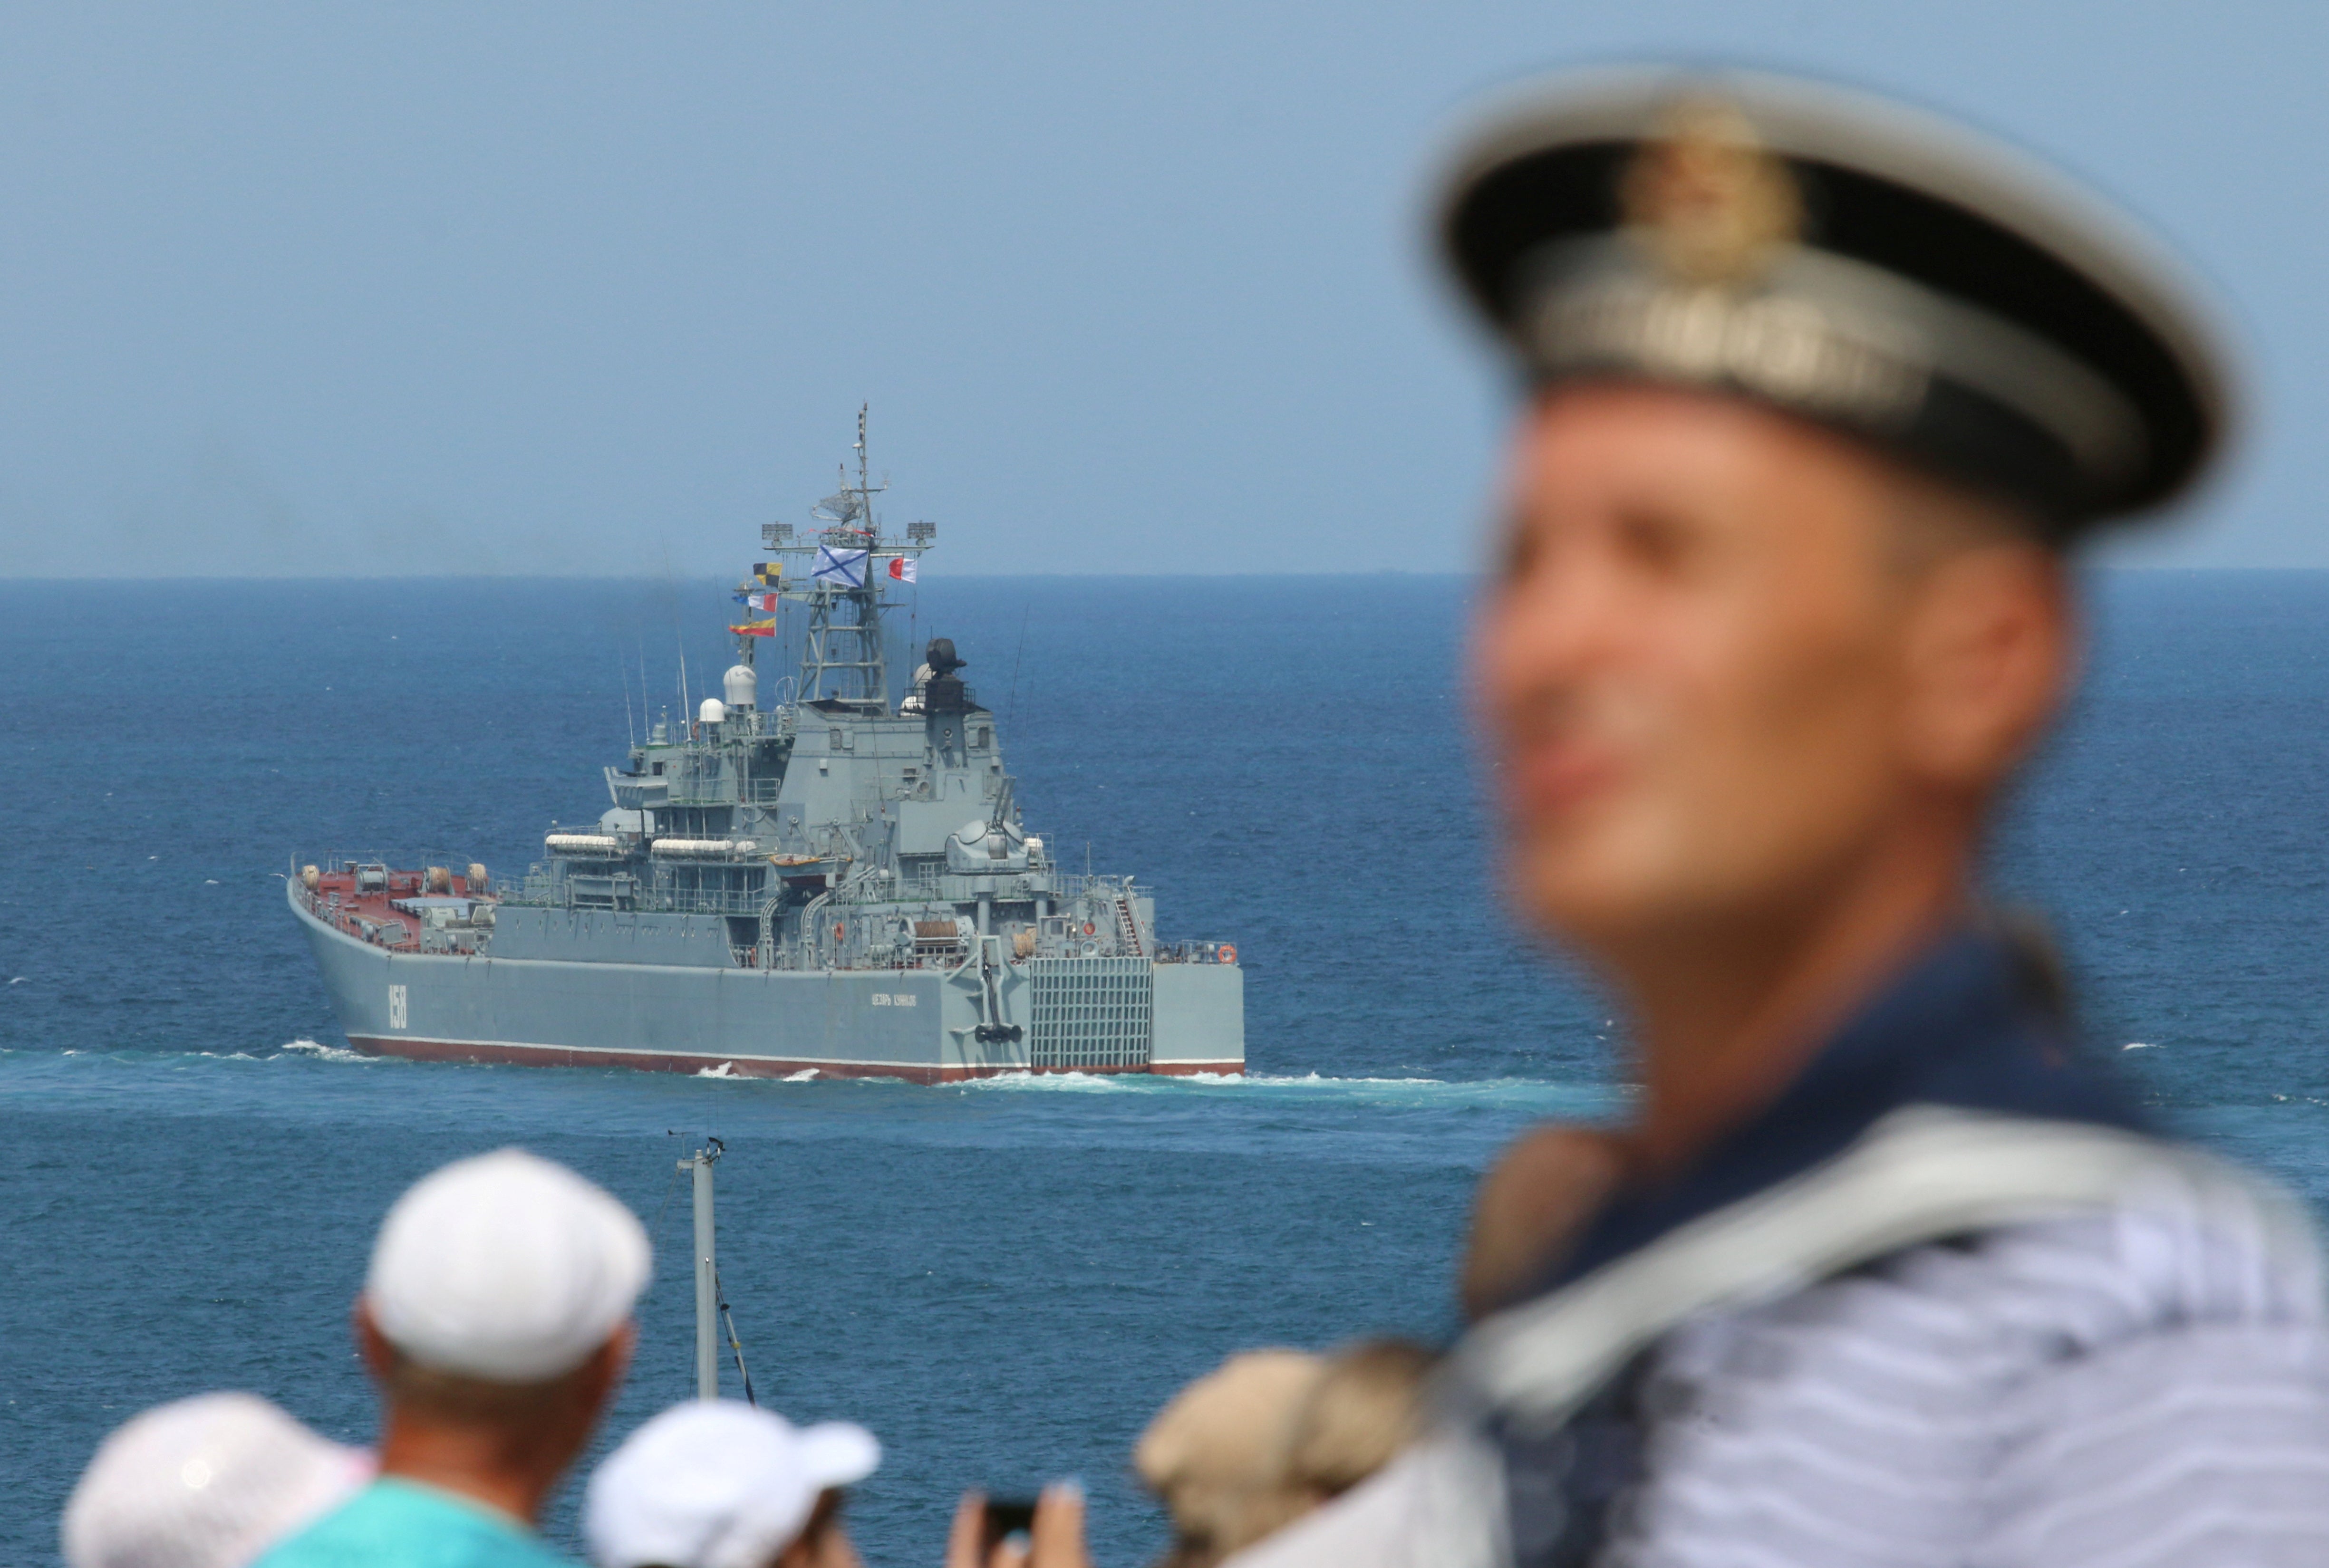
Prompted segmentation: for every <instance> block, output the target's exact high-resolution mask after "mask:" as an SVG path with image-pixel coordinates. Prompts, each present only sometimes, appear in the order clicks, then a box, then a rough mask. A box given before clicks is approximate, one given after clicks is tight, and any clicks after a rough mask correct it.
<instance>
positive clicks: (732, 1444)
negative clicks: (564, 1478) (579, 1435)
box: [584, 1400, 882, 1568]
mask: <svg viewBox="0 0 2329 1568" xmlns="http://www.w3.org/2000/svg"><path fill="white" fill-rule="evenodd" d="M881 1462H882V1445H881V1444H879V1443H877V1442H875V1441H873V1436H872V1433H871V1432H867V1431H866V1430H865V1429H864V1428H863V1427H861V1426H852V1425H850V1424H848V1423H847V1422H825V1423H824V1424H822V1425H819V1426H812V1427H806V1428H798V1427H795V1426H793V1425H792V1424H791V1423H789V1422H787V1421H786V1420H785V1418H784V1417H782V1416H780V1415H778V1414H776V1413H773V1412H771V1411H766V1410H756V1409H754V1408H753V1407H752V1406H750V1405H749V1404H737V1403H736V1402H734V1401H732V1400H699V1401H696V1402H694V1403H693V1404H680V1405H674V1406H673V1407H672V1408H671V1409H669V1410H666V1411H665V1412H664V1413H662V1414H661V1415H658V1416H656V1417H655V1419H653V1420H652V1421H649V1422H647V1423H646V1425H644V1426H642V1427H640V1428H639V1429H638V1431H636V1432H633V1433H631V1435H630V1436H629V1437H627V1438H626V1439H625V1440H624V1441H623V1446H622V1447H620V1448H618V1449H617V1450H616V1451H614V1452H613V1453H612V1454H610V1455H608V1458H607V1460H606V1462H605V1463H603V1464H601V1465H600V1466H599V1468H598V1469H597V1470H596V1471H594V1472H593V1473H592V1475H591V1477H590V1489H589V1497H588V1500H587V1502H586V1504H585V1506H584V1529H585V1531H586V1533H587V1534H588V1535H589V1542H590V1560H591V1561H592V1562H593V1563H597V1564H598V1568H857V1553H856V1551H855V1549H854V1548H853V1546H852V1545H850V1540H849V1532H848V1531H847V1530H846V1529H845V1528H844V1527H843V1525H842V1517H841V1514H842V1505H843V1500H844V1499H843V1493H842V1488H844V1487H850V1486H854V1485H855V1484H856V1483H858V1482H859V1481H862V1480H863V1479H865V1478H866V1477H867V1476H870V1475H872V1473H873V1469H874V1467H875V1466H876V1465H878V1464H880V1463H881Z"/></svg>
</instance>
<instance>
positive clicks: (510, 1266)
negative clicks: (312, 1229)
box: [363, 1149, 654, 1383]
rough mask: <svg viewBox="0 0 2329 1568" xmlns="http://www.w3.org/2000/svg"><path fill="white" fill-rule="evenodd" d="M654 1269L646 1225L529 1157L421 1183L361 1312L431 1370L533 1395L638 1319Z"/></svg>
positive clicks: (388, 1224)
mask: <svg viewBox="0 0 2329 1568" xmlns="http://www.w3.org/2000/svg"><path fill="white" fill-rule="evenodd" d="M653 1261H654V1253H653V1250H652V1249H651V1248H650V1247H649V1246H648V1244H647V1233H646V1227H645V1226H643V1225H640V1224H639V1221H638V1216H636V1215H634V1214H632V1213H631V1211H630V1210H629V1209H627V1208H626V1207H623V1205H622V1204H621V1203H620V1202H618V1201H617V1199H616V1198H615V1197H613V1196H612V1195H610V1194H608V1193H607V1192H605V1191H604V1190H602V1189H601V1188H598V1187H595V1186H593V1185H592V1184H590V1183H589V1182H588V1181H585V1180H584V1179H582V1178H580V1177H579V1176H577V1175H575V1174H574V1172H572V1171H570V1170H569V1169H566V1167H564V1166H562V1165H557V1164H553V1163H552V1161H550V1160H543V1159H542V1158H540V1157H539V1156H536V1155H533V1154H528V1153H527V1152H526V1151H525V1150H522V1149H503V1150H496V1151H495V1152H494V1153H491V1154H480V1155H478V1156H476V1158H474V1159H470V1160H456V1161H454V1162H453V1163H452V1164H450V1165H448V1166H446V1167H444V1168H443V1169H440V1170H437V1171H435V1172H432V1173H431V1174H429V1175H428V1176H425V1177H423V1178H421V1179H420V1180H419V1181H418V1182H415V1183H414V1184H413V1185H412V1187H411V1188H410V1189H409V1190H408V1191H407V1192H406V1193H405V1194H404V1196H403V1197H400V1198H398V1199H397V1200H396V1203H395V1205H394V1207H391V1208H390V1210H389V1211H388V1218H387V1219H386V1220H384V1221H383V1222H382V1225H381V1227H380V1239H379V1241H378V1242H376V1243H375V1244H373V1246H372V1269H371V1272H369V1273H368V1274H367V1275H366V1276H365V1280H364V1295H363V1299H364V1305H365V1308H366V1309H367V1310H369V1311H370V1313H371V1314H372V1323H373V1324H374V1326H376V1327H377V1328H378V1329H380V1331H381V1333H382V1336H383V1337H385V1338H387V1340H388V1342H389V1343H390V1344H391V1345H393V1346H395V1347H397V1348H398V1349H399V1350H401V1351H402V1352H403V1353H404V1354H405V1355H407V1356H409V1357H411V1358H412V1359H413V1360H414V1361H415V1362H417V1363H418V1364H420V1366H429V1367H434V1368H437V1369H438V1370H440V1371H445V1372H455V1373H460V1374H463V1375H465V1376H471V1377H476V1378H480V1379H483V1380H485V1381H487V1382H492V1383H535V1382H541V1381H542V1380H545V1379H548V1378H552V1377H556V1376H559V1375H560V1374H561V1373H564V1372H570V1371H571V1370H573V1369H574V1368H575V1367H577V1366H580V1365H581V1364H582V1362H583V1361H584V1360H585V1359H586V1358H587V1357H589V1355H590V1353H591V1352H592V1351H594V1350H596V1349H598V1348H599V1346H601V1345H604V1344H605V1343H606V1342H607V1340H608V1337H609V1336H610V1335H612V1334H613V1333H614V1332H615V1330H616V1329H618V1328H620V1327H621V1326H622V1324H623V1322H624V1320H625V1319H627V1318H629V1316H630V1315H631V1308H632V1305H633V1304H634V1303H635V1302H636V1300H638V1295H639V1291H641V1290H642V1289H644V1288H645V1287H646V1282H647V1273H648V1271H649V1269H650V1267H651V1266H652V1263H653Z"/></svg>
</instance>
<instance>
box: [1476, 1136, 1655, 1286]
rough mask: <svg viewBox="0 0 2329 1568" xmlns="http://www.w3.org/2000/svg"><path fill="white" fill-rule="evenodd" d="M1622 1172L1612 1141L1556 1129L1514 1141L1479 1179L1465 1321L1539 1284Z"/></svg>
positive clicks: (1619, 1147) (1619, 1150) (1618, 1147)
mask: <svg viewBox="0 0 2329 1568" xmlns="http://www.w3.org/2000/svg"><path fill="white" fill-rule="evenodd" d="M1624 1172H1625V1149H1624V1145H1623V1144H1622V1143H1621V1142H1620V1141H1619V1140H1618V1139H1617V1135H1616V1134H1614V1133H1611V1132H1608V1131H1604V1130H1602V1129H1600V1128H1596V1127H1576V1126H1566V1125H1562V1124H1560V1123H1548V1124H1547V1125H1544V1126H1542V1127H1538V1128H1535V1129H1532V1131H1527V1132H1524V1133H1523V1134H1522V1135H1521V1136H1520V1137H1519V1138H1517V1139H1515V1140H1513V1142H1512V1144H1511V1145H1510V1146H1509V1147H1508V1148H1506V1149H1505V1150H1504V1153H1503V1154H1502V1155H1501V1156H1500V1157H1498V1159H1497V1160H1496V1163H1495V1165H1494V1166H1493V1167H1491V1168H1490V1169H1489V1171H1488V1174H1487V1175H1486V1176H1485V1177H1483V1178H1481V1180H1480V1190H1479V1195H1478V1197H1476V1199H1475V1201H1474V1203H1473V1206H1472V1230H1471V1235H1469V1236H1468V1237H1467V1238H1466V1243H1465V1248H1464V1261H1463V1265H1462V1274H1461V1277H1460V1278H1459V1279H1458V1281H1457V1292H1458V1294H1459V1296H1460V1297H1461V1299H1462V1301H1463V1307H1464V1314H1465V1316H1466V1317H1467V1318H1470V1319H1481V1318H1485V1317H1486V1316H1487V1315H1488V1314H1489V1313H1491V1312H1494V1311H1495V1310H1498V1309H1500V1308H1503V1307H1506V1306H1510V1305H1511V1304H1513V1302H1514V1301H1516V1300H1519V1299H1520V1298H1521V1296H1522V1295H1523V1293H1524V1292H1525V1291H1527V1290H1528V1288H1529V1287H1530V1286H1531V1285H1532V1284H1534V1283H1535V1282H1537V1281H1539V1280H1540V1279H1542V1277H1543V1276H1544V1275H1545V1273H1546V1272H1548V1271H1550V1270H1551V1268H1552V1267H1553V1265H1554V1264H1556V1263H1558V1262H1559V1261H1560V1260H1561V1255H1562V1254H1563V1253H1566V1252H1567V1251H1568V1250H1569V1247H1570V1244H1573V1243H1574V1242H1575V1241H1576V1239H1577V1237H1578V1235H1579V1234H1580V1233H1581V1232H1582V1231H1583V1230H1584V1228H1585V1225H1586V1224H1587V1222H1588V1221H1589V1220H1591V1219H1592V1217H1593V1216H1594V1215H1595V1214H1596V1213H1598V1211H1599V1210H1600V1207H1601V1206H1602V1204H1603V1203H1604V1202H1606V1201H1607V1200H1608V1197H1609V1194H1610V1192H1611V1191H1612V1190H1613V1189H1614V1188H1616V1187H1617V1182H1618V1178H1620V1177H1621V1176H1622V1175H1623V1174H1624Z"/></svg>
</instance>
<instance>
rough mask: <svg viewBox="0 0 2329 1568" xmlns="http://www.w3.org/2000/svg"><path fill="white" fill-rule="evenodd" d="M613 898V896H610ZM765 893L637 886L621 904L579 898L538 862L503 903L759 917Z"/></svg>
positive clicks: (507, 892)
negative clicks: (520, 886)
mask: <svg viewBox="0 0 2329 1568" xmlns="http://www.w3.org/2000/svg"><path fill="white" fill-rule="evenodd" d="M610 897H611V896H610ZM767 900H768V895H767V894H765V893H751V892H740V891H738V890H735V889H732V888H719V887H709V888H705V887H676V888H667V889H663V890H657V889H656V888H655V887H648V886H634V887H627V888H625V889H624V890H623V893H622V897H621V899H620V901H619V902H618V903H612V904H610V903H609V902H608V900H607V898H604V897H591V896H589V895H587V894H586V895H583V896H581V897H577V896H576V892H575V889H574V887H572V886H571V885H570V879H568V878H561V877H557V876H554V875H552V873H551V872H549V871H547V870H545V869H543V868H542V865H541V864H540V863H539V862H537V863H536V864H535V865H534V866H533V868H532V869H529V870H528V871H527V872H526V875H525V881H524V884H523V887H522V888H519V889H515V890H505V891H504V893H503V894H502V898H501V901H502V902H503V903H504V904H510V905H526V906H533V907H535V908H547V909H607V908H620V909H622V910H624V911H625V912H631V911H646V912H647V913H650V914H656V915H758V914H759V912H760V906H761V905H762V904H763V903H765V902H767Z"/></svg>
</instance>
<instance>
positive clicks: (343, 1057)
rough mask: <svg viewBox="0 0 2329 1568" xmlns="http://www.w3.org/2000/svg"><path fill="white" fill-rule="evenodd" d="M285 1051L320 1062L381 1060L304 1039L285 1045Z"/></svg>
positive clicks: (368, 1061)
mask: <svg viewBox="0 0 2329 1568" xmlns="http://www.w3.org/2000/svg"><path fill="white" fill-rule="evenodd" d="M283 1049H284V1050H286V1051H290V1052H294V1053H296V1054H297V1055H299V1056H309V1057H312V1058H314V1059H315V1060H316V1061H318V1062H365V1063H372V1062H377V1061H379V1060H380V1058H379V1057H377V1056H365V1055H364V1054H363V1052H362V1051H351V1050H349V1049H347V1048H346V1047H344V1046H327V1045H325V1044H324V1042H323V1041H321V1040H310V1039H304V1038H303V1039H297V1040H292V1041H290V1042H289V1043H288V1044H287V1045H285V1046H284V1047H283Z"/></svg>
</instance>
